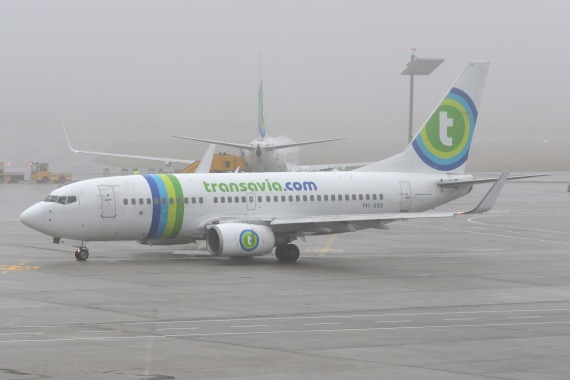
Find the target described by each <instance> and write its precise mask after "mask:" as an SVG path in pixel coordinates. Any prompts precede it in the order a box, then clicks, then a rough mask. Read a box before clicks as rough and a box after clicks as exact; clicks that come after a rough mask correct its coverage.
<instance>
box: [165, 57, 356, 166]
mask: <svg viewBox="0 0 570 380" xmlns="http://www.w3.org/2000/svg"><path fill="white" fill-rule="evenodd" d="M260 67H261V63H260ZM260 70H261V69H260ZM257 94H258V102H257V110H258V113H257V119H258V128H257V131H258V134H257V137H256V138H255V139H253V140H251V141H250V142H249V143H248V144H240V143H233V142H227V141H218V140H208V139H201V138H195V137H184V136H176V135H172V136H171V137H175V138H179V139H185V140H193V141H201V142H206V143H210V144H216V145H222V146H227V147H231V148H238V149H240V152H241V157H242V160H243V162H244V164H245V168H244V170H245V171H249V172H287V171H289V172H298V171H320V170H335V169H340V170H347V169H352V168H356V167H360V166H363V165H364V164H362V163H353V164H328V165H300V149H299V147H300V146H303V145H311V144H319V143H324V142H331V141H338V140H343V138H334V139H324V140H312V141H303V142H294V141H293V140H291V139H290V138H289V137H285V136H277V135H276V136H267V131H266V127H265V117H264V115H263V81H262V80H261V75H260V79H259V88H258V93H257Z"/></svg>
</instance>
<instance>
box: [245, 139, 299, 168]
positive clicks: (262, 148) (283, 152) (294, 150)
mask: <svg viewBox="0 0 570 380" xmlns="http://www.w3.org/2000/svg"><path fill="white" fill-rule="evenodd" d="M293 143H294V141H293V140H291V139H290V138H288V137H284V136H273V137H266V138H265V139H255V140H252V141H250V142H249V144H250V145H251V146H252V147H254V148H256V149H255V150H246V149H242V150H241V156H242V159H243V161H244V163H245V166H246V167H245V168H244V169H245V170H246V171H249V172H286V171H296V170H295V168H296V167H298V166H299V164H300V149H299V147H289V148H280V149H275V150H266V148H267V147H272V146H279V145H284V144H293ZM258 147H259V149H258Z"/></svg>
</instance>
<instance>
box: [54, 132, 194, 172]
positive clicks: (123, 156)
mask: <svg viewBox="0 0 570 380" xmlns="http://www.w3.org/2000/svg"><path fill="white" fill-rule="evenodd" d="M63 131H64V132H65V138H66V139H67V145H68V146H69V149H70V150H71V151H72V152H74V153H82V154H92V155H95V156H104V157H105V156H106V157H119V158H132V159H137V160H150V161H161V162H164V163H165V164H170V163H172V162H175V163H180V164H187V165H190V164H193V163H194V162H196V161H195V160H184V159H181V158H169V157H155V156H138V155H134V154H122V153H108V152H94V151H88V150H79V149H75V148H73V147H72V146H71V142H70V141H69V137H68V136H67V131H66V130H65V128H64V130H63Z"/></svg>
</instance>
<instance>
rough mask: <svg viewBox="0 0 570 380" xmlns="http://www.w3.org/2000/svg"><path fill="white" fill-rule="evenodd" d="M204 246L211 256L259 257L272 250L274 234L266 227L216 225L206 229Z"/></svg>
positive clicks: (234, 224)
mask: <svg viewBox="0 0 570 380" xmlns="http://www.w3.org/2000/svg"><path fill="white" fill-rule="evenodd" d="M206 246H207V247H208V251H209V252H210V254H211V255H212V256H226V257H249V256H260V255H264V254H266V253H269V252H271V251H272V250H273V247H275V234H274V233H273V230H272V229H271V228H269V227H267V226H260V225H255V224H254V225H251V224H246V223H222V224H216V225H214V226H211V227H210V228H209V229H208V233H207V234H206Z"/></svg>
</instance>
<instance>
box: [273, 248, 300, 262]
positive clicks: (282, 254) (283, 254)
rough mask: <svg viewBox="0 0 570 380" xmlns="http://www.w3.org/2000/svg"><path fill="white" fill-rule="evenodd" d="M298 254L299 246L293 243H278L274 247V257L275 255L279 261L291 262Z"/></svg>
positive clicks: (295, 259)
mask: <svg viewBox="0 0 570 380" xmlns="http://www.w3.org/2000/svg"><path fill="white" fill-rule="evenodd" d="M300 254H301V252H300V251H299V247H297V246H296V245H295V244H285V245H278V246H277V247H276V248H275V257H277V259H278V260H279V261H285V262H288V263H292V262H295V261H297V259H298V258H299V255H300Z"/></svg>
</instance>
